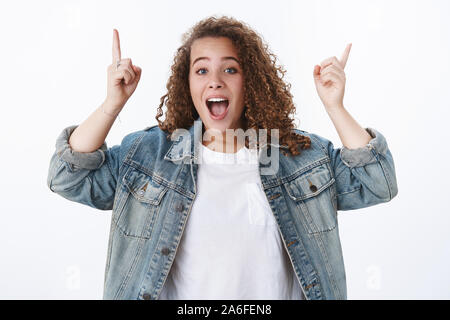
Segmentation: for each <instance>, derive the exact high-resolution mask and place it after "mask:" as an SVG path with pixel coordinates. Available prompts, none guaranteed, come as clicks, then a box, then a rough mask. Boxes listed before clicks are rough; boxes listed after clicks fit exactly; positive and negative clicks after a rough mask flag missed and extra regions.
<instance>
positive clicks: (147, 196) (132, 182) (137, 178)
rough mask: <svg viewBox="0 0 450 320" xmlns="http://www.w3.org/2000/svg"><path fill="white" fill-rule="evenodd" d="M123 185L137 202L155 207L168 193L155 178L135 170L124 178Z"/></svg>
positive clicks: (130, 171) (131, 170)
mask: <svg viewBox="0 0 450 320" xmlns="http://www.w3.org/2000/svg"><path fill="white" fill-rule="evenodd" d="M123 184H124V185H125V187H126V188H127V189H128V190H129V192H130V193H131V194H132V195H133V196H134V197H135V198H136V199H137V200H139V201H141V202H145V203H149V204H153V205H159V203H160V202H161V199H162V198H163V197H164V194H165V193H166V191H167V187H166V186H164V185H161V184H159V183H158V182H156V181H155V179H154V178H153V177H151V176H149V175H147V174H145V173H142V172H140V171H137V170H134V169H130V170H129V171H128V173H127V174H126V175H125V176H124V178H123Z"/></svg>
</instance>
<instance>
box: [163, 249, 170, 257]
mask: <svg viewBox="0 0 450 320" xmlns="http://www.w3.org/2000/svg"><path fill="white" fill-rule="evenodd" d="M161 253H162V254H163V255H165V256H167V255H168V254H169V248H162V249H161Z"/></svg>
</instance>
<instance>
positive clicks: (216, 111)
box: [211, 101, 227, 116]
mask: <svg viewBox="0 0 450 320" xmlns="http://www.w3.org/2000/svg"><path fill="white" fill-rule="evenodd" d="M226 108H227V102H226V101H223V102H213V103H212V105H211V113H212V114H213V115H214V116H220V115H221V114H223V113H224V112H225V110H226Z"/></svg>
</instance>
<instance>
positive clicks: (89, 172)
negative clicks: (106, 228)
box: [47, 125, 121, 210]
mask: <svg viewBox="0 0 450 320" xmlns="http://www.w3.org/2000/svg"><path fill="white" fill-rule="evenodd" d="M77 127H78V125H74V126H70V127H67V128H65V129H64V130H63V131H62V132H61V134H60V135H59V136H58V138H57V140H56V150H55V152H54V154H53V155H52V157H51V160H50V166H49V170H48V176H47V185H48V187H49V188H50V190H51V191H52V192H55V193H57V194H59V195H60V196H62V197H64V198H66V199H68V200H71V201H74V202H78V203H81V204H85V205H88V206H90V207H93V208H96V209H100V210H111V209H112V208H113V203H114V196H115V190H116V185H117V177H118V175H119V167H120V159H119V157H120V148H121V146H120V145H116V146H113V147H112V148H108V147H107V145H106V142H104V143H103V145H102V146H101V147H100V148H99V149H97V150H96V151H94V152H90V153H82V152H77V151H74V150H72V149H71V147H70V145H69V137H70V135H71V134H72V132H73V131H74V130H75V129H76V128H77Z"/></svg>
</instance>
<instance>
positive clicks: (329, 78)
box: [320, 72, 342, 85]
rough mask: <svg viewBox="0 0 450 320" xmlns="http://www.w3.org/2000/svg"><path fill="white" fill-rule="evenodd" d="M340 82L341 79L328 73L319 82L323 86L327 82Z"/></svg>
mask: <svg viewBox="0 0 450 320" xmlns="http://www.w3.org/2000/svg"><path fill="white" fill-rule="evenodd" d="M341 81H342V79H341V78H340V77H339V76H338V75H337V74H335V73H332V72H330V73H328V74H326V75H325V76H323V77H321V78H320V82H321V83H322V84H323V85H325V84H326V83H327V82H332V83H340V82H341Z"/></svg>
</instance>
